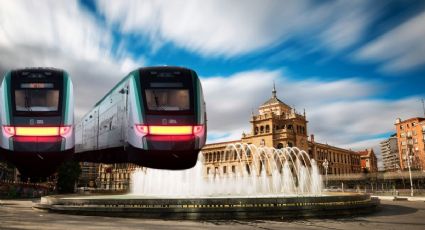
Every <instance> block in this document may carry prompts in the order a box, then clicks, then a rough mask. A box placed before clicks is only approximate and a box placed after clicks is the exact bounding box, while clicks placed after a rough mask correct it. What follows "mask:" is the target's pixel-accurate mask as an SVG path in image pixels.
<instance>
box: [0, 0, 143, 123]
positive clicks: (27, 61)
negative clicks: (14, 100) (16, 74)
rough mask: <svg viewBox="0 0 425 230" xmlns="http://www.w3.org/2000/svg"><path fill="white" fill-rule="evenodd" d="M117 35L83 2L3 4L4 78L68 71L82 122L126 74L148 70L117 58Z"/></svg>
mask: <svg viewBox="0 0 425 230" xmlns="http://www.w3.org/2000/svg"><path fill="white" fill-rule="evenodd" d="M112 43H113V41H112V35H111V33H110V32H109V31H108V29H107V28H105V27H104V26H102V25H101V24H100V23H99V22H98V21H97V20H96V18H95V17H94V16H93V15H92V14H90V13H89V12H87V11H85V10H84V9H83V8H82V7H81V6H80V5H79V3H78V1H64V0H63V1H48V0H45V1H43V0H41V1H2V2H1V7H0V72H1V74H2V75H3V74H4V72H6V71H7V70H10V69H15V68H24V67H32V66H42V67H44V66H51V67H56V68H62V69H65V70H67V71H68V72H69V73H70V75H71V77H72V80H73V82H74V86H75V88H76V91H77V93H76V105H77V106H76V118H77V119H78V118H80V117H81V116H82V115H83V114H84V113H86V112H87V111H89V109H90V108H91V107H92V106H93V105H94V103H95V102H96V101H97V100H99V99H100V98H101V97H102V96H103V95H104V94H105V93H106V92H107V91H108V89H109V88H111V87H112V86H113V85H114V84H115V83H116V82H118V81H119V80H120V79H121V78H122V77H124V74H126V73H127V72H128V71H130V70H131V69H133V68H135V67H136V66H140V65H144V59H143V56H140V57H138V58H137V59H134V58H132V56H131V55H129V54H125V53H121V56H120V57H116V56H115V55H114V54H113V53H112V52H111V50H112V45H113V44H112Z"/></svg>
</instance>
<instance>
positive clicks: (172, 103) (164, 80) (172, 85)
mask: <svg viewBox="0 0 425 230" xmlns="http://www.w3.org/2000/svg"><path fill="white" fill-rule="evenodd" d="M142 86H143V89H142V92H143V94H144V97H143V98H144V99H145V100H144V103H145V108H147V113H149V114H157V115H160V114H164V115H165V114H175V115H179V114H180V115H189V114H193V99H192V95H193V87H192V78H191V76H190V75H189V76H187V74H184V73H180V72H179V73H178V74H177V73H172V74H170V73H155V74H151V75H150V76H147V77H143V78H142Z"/></svg>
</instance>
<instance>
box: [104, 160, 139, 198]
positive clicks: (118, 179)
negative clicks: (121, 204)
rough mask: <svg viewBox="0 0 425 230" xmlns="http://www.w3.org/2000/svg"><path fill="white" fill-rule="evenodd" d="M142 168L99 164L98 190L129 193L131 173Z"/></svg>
mask: <svg viewBox="0 0 425 230" xmlns="http://www.w3.org/2000/svg"><path fill="white" fill-rule="evenodd" d="M138 167H140V166H137V165H135V164H129V163H122V164H99V175H98V183H97V184H96V185H97V188H99V189H102V190H114V191H129V189H130V183H131V178H130V176H131V173H133V171H134V170H135V169H136V168H138Z"/></svg>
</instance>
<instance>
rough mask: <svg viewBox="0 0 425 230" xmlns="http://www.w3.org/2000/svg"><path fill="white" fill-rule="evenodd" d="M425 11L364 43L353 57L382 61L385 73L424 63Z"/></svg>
mask: <svg viewBox="0 0 425 230" xmlns="http://www.w3.org/2000/svg"><path fill="white" fill-rule="evenodd" d="M424 25H425V12H422V13H420V14H418V15H416V16H414V17H412V18H410V19H409V20H407V21H406V22H404V23H403V24H401V25H399V26H397V27H395V28H394V29H392V30H390V31H389V32H387V33H385V34H383V35H382V36H380V37H378V38H377V39H375V40H374V41H372V42H370V43H368V44H366V45H364V47H363V48H361V49H360V50H359V51H358V52H357V53H356V54H355V58H356V59H359V60H366V61H371V62H377V63H382V64H381V69H382V70H383V71H385V72H387V73H391V72H394V71H395V72H396V73H397V72H401V71H408V70H412V69H415V68H417V67H420V66H423V65H424V64H425V42H424V38H425V26H424Z"/></svg>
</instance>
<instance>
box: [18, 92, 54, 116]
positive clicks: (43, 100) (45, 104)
mask: <svg viewBox="0 0 425 230" xmlns="http://www.w3.org/2000/svg"><path fill="white" fill-rule="evenodd" d="M58 107H59V90H55V89H39V88H24V89H16V90H15V109H16V111H18V112H22V111H31V112H54V111H58Z"/></svg>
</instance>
